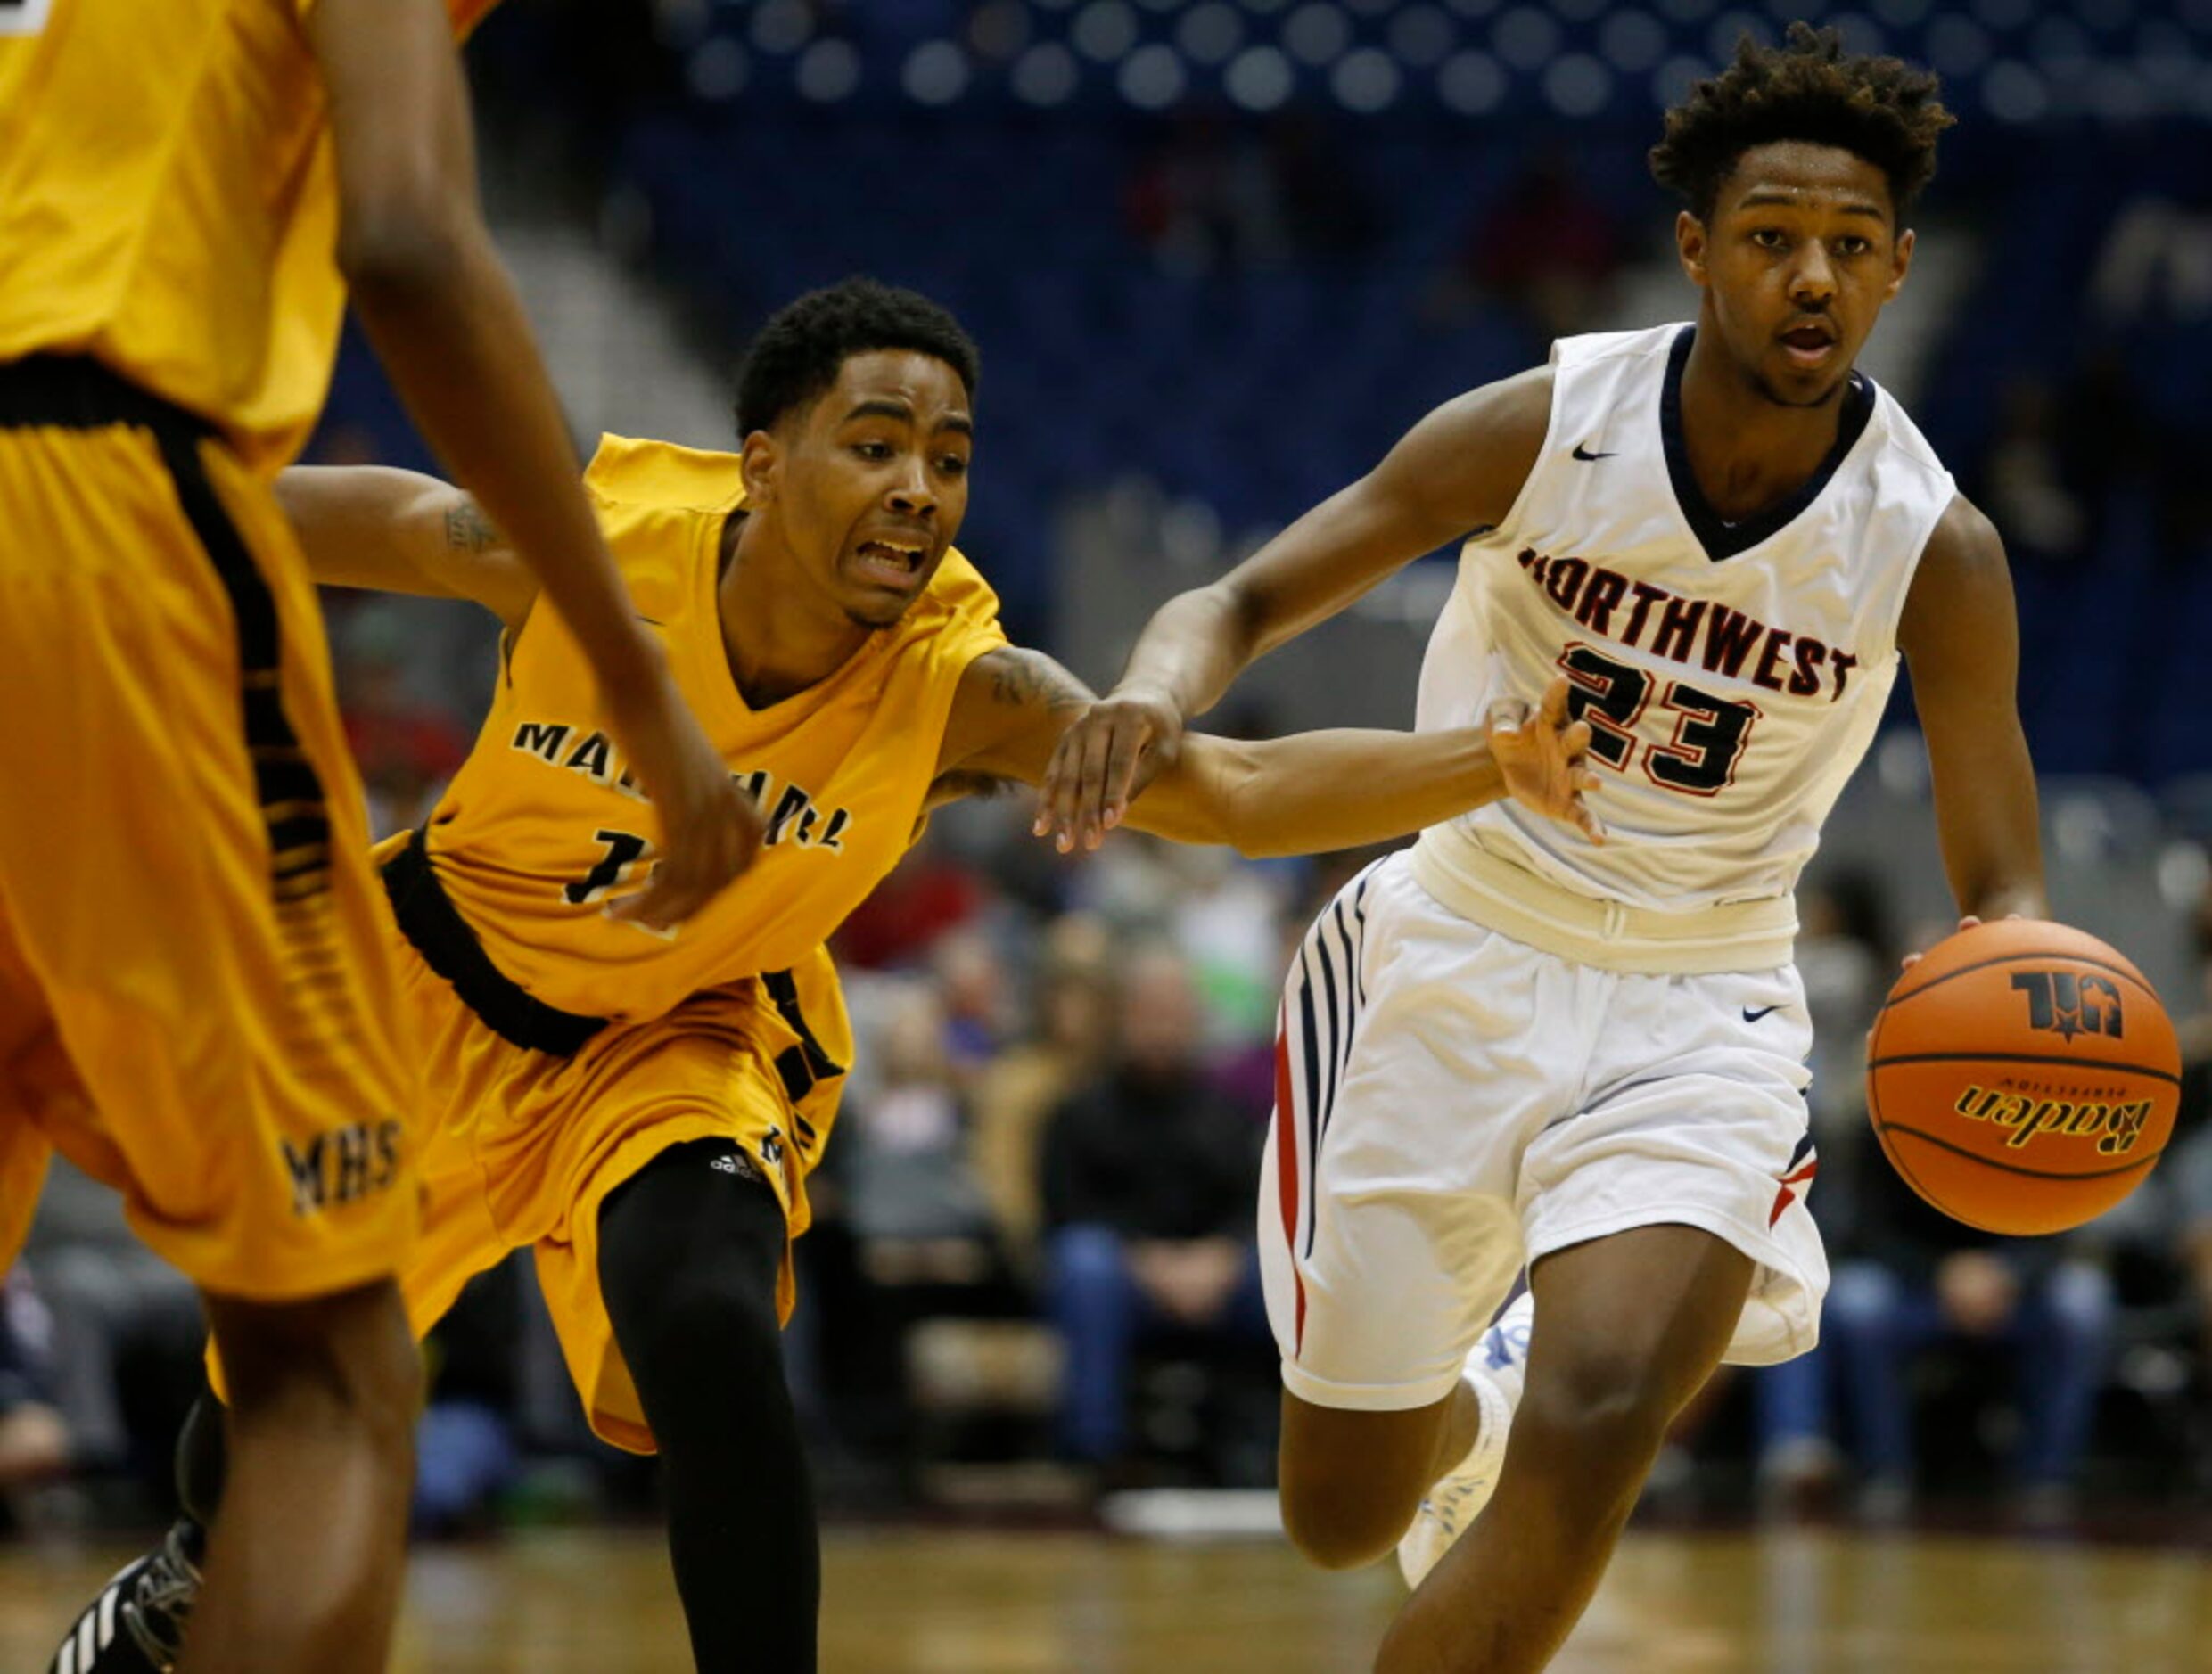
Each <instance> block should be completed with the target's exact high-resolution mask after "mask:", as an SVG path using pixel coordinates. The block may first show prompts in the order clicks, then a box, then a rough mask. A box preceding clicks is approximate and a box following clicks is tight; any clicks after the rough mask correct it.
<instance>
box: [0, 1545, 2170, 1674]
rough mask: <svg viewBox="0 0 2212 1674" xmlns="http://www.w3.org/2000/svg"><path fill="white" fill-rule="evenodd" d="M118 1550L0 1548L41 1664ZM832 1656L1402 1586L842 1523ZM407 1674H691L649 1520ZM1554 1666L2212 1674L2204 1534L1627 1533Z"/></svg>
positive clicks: (1307, 1616)
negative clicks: (2191, 1540)
mask: <svg viewBox="0 0 2212 1674" xmlns="http://www.w3.org/2000/svg"><path fill="white" fill-rule="evenodd" d="M118 1556H119V1555H117V1554H111V1553H100V1554H75V1555H57V1554H47V1553H41V1552H37V1551H34V1550H28V1549H23V1548H16V1549H13V1550H10V1551H7V1552H4V1553H0V1670H9V1671H11V1674H12V1671H14V1670H22V1671H23V1674H35V1671H36V1670H40V1669H42V1668H43V1667H44V1666H45V1664H44V1662H43V1660H42V1659H43V1658H44V1657H45V1654H46V1653H47V1652H48V1651H49V1650H50V1648H51V1646H52V1641H53V1635H54V1633H55V1632H56V1630H57V1629H58V1628H59V1627H60V1626H61V1625H62V1622H63V1621H65V1620H66V1619H67V1617H68V1615H69V1612H70V1608H71V1606H72V1605H73V1604H76V1603H78V1601H80V1600H83V1599H86V1598H88V1597H89V1596H91V1593H92V1590H93V1588H95V1586H96V1585H97V1584H98V1582H99V1581H100V1580H102V1579H103V1577H104V1576H105V1575H106V1574H107V1573H108V1572H109V1570H110V1569H111V1567H112V1563H111V1560H113V1559H115V1558H117V1557H118ZM825 1586H826V1593H827V1603H826V1609H825V1612H824V1624H823V1657H822V1666H823V1668H824V1670H826V1674H1365V1670H1368V1668H1369V1657H1370V1656H1371V1654H1372V1653H1373V1649H1374V1645H1375V1643H1376V1640H1377V1635H1378V1634H1379V1632H1380V1630H1381V1628H1382V1624H1383V1623H1384V1622H1385V1621H1386V1620H1387V1619H1388V1617H1389V1614H1390V1612H1391V1611H1392V1609H1393V1608H1394V1605H1395V1603H1396V1601H1397V1599H1398V1598H1399V1596H1401V1588H1399V1586H1398V1582H1397V1578H1396V1576H1395V1574H1394V1573H1393V1572H1391V1571H1388V1570H1387V1569H1386V1568H1378V1569H1376V1570H1372V1571H1364V1572H1361V1573H1358V1574H1353V1575H1334V1576H1332V1575H1323V1574H1319V1573H1317V1572H1315V1571H1311V1570H1309V1569H1307V1568H1306V1567H1304V1566H1303V1564H1302V1563H1300V1562H1299V1561H1298V1560H1297V1559H1296V1558H1295V1557H1294V1556H1293V1555H1291V1554H1290V1553H1289V1552H1288V1551H1287V1549H1286V1548H1284V1547H1281V1546H1280V1545H1279V1544H1276V1543H1271V1542H1249V1543H1241V1544H1229V1545H1219V1546H1171V1545H1157V1544H1149V1543H1144V1542H1139V1541H1134V1540H1127V1539H1115V1538H1113V1537H1108V1536H1102V1535H1085V1534H1059V1533H1049V1534H1014V1535H1009V1534H975V1533H966V1532H947V1531H942V1530H900V1531H894V1532H885V1533H859V1532H838V1533H833V1534H832V1535H831V1536H830V1537H829V1540H828V1544H827V1555H826V1577H825ZM392 1666H393V1674H685V1671H686V1670H689V1669H690V1667H691V1662H690V1660H689V1657H688V1656H687V1654H686V1653H685V1650H684V1648H683V1640H682V1637H681V1634H680V1630H679V1628H678V1618H677V1615H676V1604H675V1597H674V1594H673V1591H672V1589H671V1587H670V1582H669V1580H668V1578H667V1570H666V1567H665V1564H664V1563H663V1560H662V1551H661V1547H660V1543H659V1539H658V1537H657V1536H656V1535H655V1534H654V1533H653V1532H651V1531H647V1530H619V1531H604V1530H593V1531H558V1532H547V1533H540V1534H533V1535H530V1536H523V1537H515V1538H512V1539H507V1540H506V1541H504V1542H502V1543H499V1544H495V1545H486V1546H475V1547H432V1548H427V1549H424V1550H422V1551H420V1552H418V1553H417V1554H416V1555H415V1559H414V1564H413V1569H412V1571H411V1574H410V1578H409V1589H408V1602H407V1617H406V1621H405V1623H404V1627H403V1630H402V1634H401V1640H400V1648H399V1654H398V1655H397V1657H396V1658H395V1659H394V1662H393V1665H392ZM1554 1670H1555V1674H2212V1553H2208V1552H2206V1551H2204V1550H2201V1549H2195V1550H2181V1549H2176V1550H2148V1549H2124V1548H2111V1547H2074V1546H2062V1545H2028V1544H2018V1543H2007V1542H2000V1541H1979V1540H1967V1539H1932V1538H1926V1537H1911V1536H1903V1535H1900V1536H1894V1537H1892V1536H1885V1537H1879V1538H1876V1537H1867V1536H1855V1535H1851V1534H1847V1533H1836V1532H1815V1531H1810V1530H1777V1531H1773V1532H1766V1533H1758V1532H1754V1533H1749V1534H1736V1535H1702V1534H1699V1535H1684V1534H1675V1533H1649V1534H1647V1533H1632V1534H1631V1536H1630V1537H1629V1539H1627V1540H1626V1541H1625V1542H1624V1545H1623V1547H1622V1549H1621V1552H1620V1555H1619V1556H1618V1558H1617V1559H1616V1562H1615V1563H1614V1566H1613V1569H1612V1571H1611V1573H1610V1574H1609V1575H1608V1579H1607V1581H1606V1584H1605V1587H1604V1588H1603V1590H1602V1591H1601V1592H1600V1593H1599V1597H1598V1599H1597V1602H1596V1603H1595V1604H1593V1605H1592V1606H1591V1612H1590V1613H1589V1615H1588V1616H1587V1617H1586V1618H1585V1619H1584V1620H1583V1624H1582V1627H1581V1628H1580V1629H1578V1631H1577V1632H1576V1635H1575V1638H1574V1640H1573V1641H1572V1642H1571V1644H1570V1645H1569V1647H1568V1649H1567V1650H1566V1653H1564V1654H1563V1655H1562V1656H1561V1657H1560V1658H1559V1660H1558V1662H1557V1663H1555V1664H1554Z"/></svg>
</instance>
